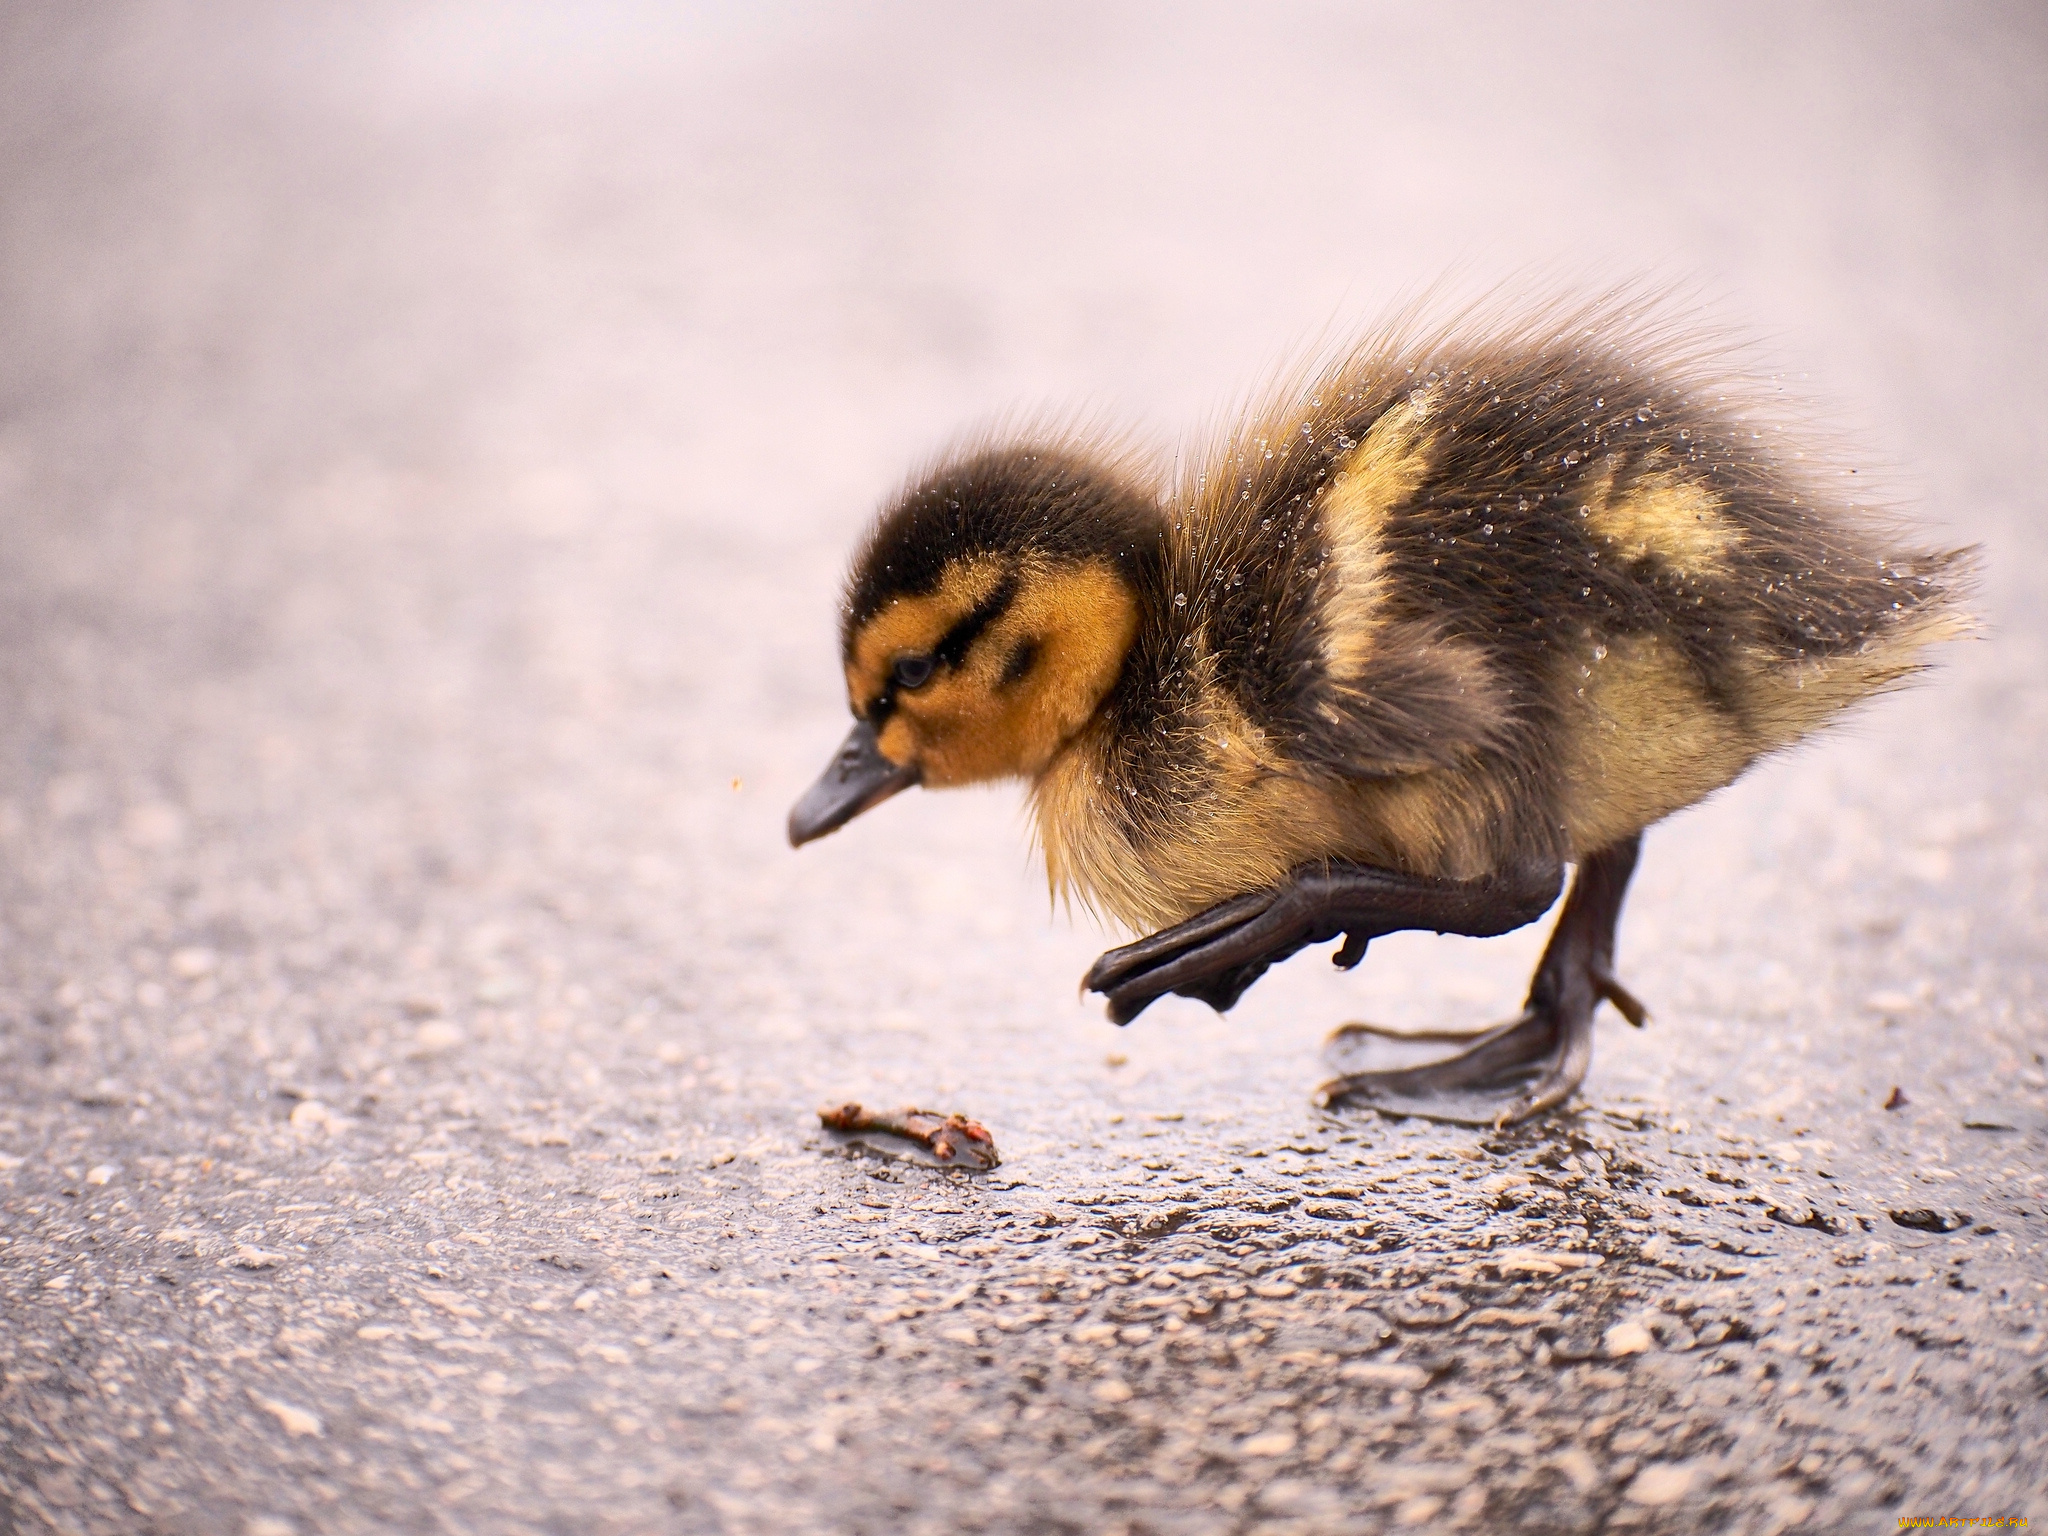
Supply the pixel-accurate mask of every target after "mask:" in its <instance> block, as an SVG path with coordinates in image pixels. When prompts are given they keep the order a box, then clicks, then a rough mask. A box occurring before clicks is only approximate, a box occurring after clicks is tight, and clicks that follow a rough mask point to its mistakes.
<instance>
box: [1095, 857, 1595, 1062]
mask: <svg viewBox="0 0 2048 1536" xmlns="http://www.w3.org/2000/svg"><path fill="white" fill-rule="evenodd" d="M1563 883H1564V873H1563V871H1562V869H1560V868H1559V867H1558V866H1557V865H1555V864H1545V865H1535V866H1531V867H1529V868H1527V869H1522V870H1515V871H1510V872H1507V873H1504V874H1500V875H1493V876H1489V877H1487V878H1486V879H1483V880H1428V879H1423V878H1420V877H1418V876H1414V875H1403V874H1397V873H1396V872H1394V871H1392V870H1386V869H1374V868H1372V867H1370V866H1369V865H1364V864H1334V863H1333V864H1315V865H1308V866H1305V867H1304V868H1302V869H1299V870H1297V871H1295V873H1294V874H1293V875H1292V876H1290V877H1289V878H1288V879H1287V880H1286V881H1285V882H1283V883H1282V884H1280V885H1278V886H1276V887H1274V888H1273V889H1272V890H1269V891H1253V892H1251V893H1249V894H1248V895H1244V896H1239V897H1236V898H1235V899H1233V900H1231V901H1226V902H1223V903H1222V904H1221V905H1219V906H1214V907H1211V908H1210V909H1209V910H1208V911H1207V912H1203V913H1200V914H1198V915H1197V916H1195V917H1191V918H1189V919H1188V920H1187V921H1186V922H1184V923H1180V924H1177V925H1175V926H1174V927H1172V928H1167V929H1164V930H1162V931H1161V932H1159V933H1155V934H1153V935H1152V936H1151V937H1150V938H1146V939H1140V940H1139V941H1138V942H1137V943H1135V944H1126V945H1125V946H1124V947H1123V948H1122V949H1113V950H1111V951H1110V952H1109V953H1108V954H1106V955H1104V956H1103V957H1102V958H1101V959H1099V960H1097V961H1096V962H1095V965H1094V967H1093V968H1092V969H1091V970H1090V971H1089V972H1088V976H1087V979H1086V981H1085V982H1084V983H1083V984H1084V985H1085V986H1086V987H1087V988H1088V989H1089V990H1090V991H1092V992H1101V993H1103V994H1105V995H1106V996H1107V997H1108V998H1109V1016H1110V1018H1111V1019H1113V1020H1115V1021H1116V1022H1117V1023H1119V1024H1128V1023H1129V1022H1130V1021H1131V1020H1132V1019H1135V1018H1136V1017H1137V1016H1138V1015H1139V1014H1140V1013H1142V1012H1144V1010H1145V1009H1146V1008H1147V1007H1149V1006H1150V1005H1151V1004H1152V1003H1153V1002H1155V1001H1156V1000H1158V999H1159V998H1161V997H1164V996H1165V995H1166V994H1167V993H1169V992H1176V993H1179V994H1180V995H1181V996H1182V997H1192V998H1195V999H1197V1000H1199V1001H1201V1002H1205V1003H1207V1004H1209V1006H1210V1007H1212V1008H1214V1009H1216V1010H1217V1011H1218V1012H1221V1011H1223V1010H1225V1009H1227V1008H1229V1007H1230V1006H1231V1005H1232V1004H1233V1003H1235V1002H1236V1001H1237V1000H1238V998H1240V997H1241V996H1243V995H1244V990H1245V988H1247V987H1249V986H1250V985H1251V984H1252V983H1253V982H1254V981H1256V980H1257V979H1258V978H1259V977H1260V975H1262V974H1263V973H1264V972H1265V969H1266V967H1268V966H1269V965H1273V964H1276V963H1277V962H1279V961H1282V960H1285V959H1286V958H1287V957H1288V956H1289V955H1291V954H1293V953H1295V952H1296V951H1297V950H1299V949H1302V948H1303V947H1304V946H1306V945H1309V944H1316V943H1320V942H1322V941H1323V940H1325V939H1334V938H1336V937H1337V935H1339V934H1343V935H1345V940H1344V945H1343V947H1342V948H1341V949H1339V950H1338V951H1337V954H1336V957H1335V958H1336V962H1337V964H1338V965H1340V966H1343V967H1345V968H1346V969H1347V970H1348V969H1349V968H1350V967H1352V966H1354V965H1356V964H1358V962H1359V960H1360V959H1361V958H1362V957H1363V956H1364V954H1365V946H1366V944H1367V943H1368V942H1370V941H1371V940H1373V939H1376V938H1379V937H1380V936H1381V935H1383V934H1389V933H1398V932H1400V931H1401V930H1402V929H1406V928H1422V929H1430V930H1434V931H1435V932H1437V933H1463V934H1471V935H1473V936H1475V937H1480V938H1486V937H1490V936H1492V935H1493V934H1497V933H1506V932H1508V931H1509V930H1510V929H1514V928H1520V927H1521V926H1522V925H1523V924H1525V923H1531V922H1534V921H1535V920H1536V919H1537V918H1539V917H1541V916H1542V915H1543V914H1544V912H1545V911H1546V910H1548V908H1549V906H1550V904H1551V903H1552V902H1553V901H1555V900H1556V899H1557V892H1558V888H1559V887H1560V886H1561V885H1562V884H1563Z"/></svg>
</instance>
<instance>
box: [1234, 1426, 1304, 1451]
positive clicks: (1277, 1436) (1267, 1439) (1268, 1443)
mask: <svg viewBox="0 0 2048 1536" xmlns="http://www.w3.org/2000/svg"><path fill="white" fill-rule="evenodd" d="M1293 1449H1294V1433H1293V1431H1292V1430H1286V1429H1275V1430H1269V1431H1268V1432H1267V1433H1265V1434H1263V1435H1253V1436H1252V1437H1251V1439H1249V1440H1247V1441H1245V1442H1244V1443H1243V1444H1241V1445H1239V1446H1238V1450H1240V1451H1241V1452H1243V1453H1244V1454H1245V1455H1247V1456H1285V1455H1286V1454H1287V1453H1288V1452H1289V1451H1291V1450H1293Z"/></svg>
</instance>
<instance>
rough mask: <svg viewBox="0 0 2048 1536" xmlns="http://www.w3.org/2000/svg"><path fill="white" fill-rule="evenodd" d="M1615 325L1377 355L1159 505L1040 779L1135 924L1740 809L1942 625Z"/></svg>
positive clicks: (1712, 406) (1939, 584) (1931, 605)
mask: <svg viewBox="0 0 2048 1536" xmlns="http://www.w3.org/2000/svg"><path fill="white" fill-rule="evenodd" d="M1727 399H1728V397H1727V395H1726V394H1725V393H1724V389H1723V387H1722V386H1719V385H1718V384H1717V383H1716V382H1715V369H1714V367H1713V365H1712V361H1711V359H1702V358H1700V357H1698V356H1696V355H1693V354H1691V353H1688V352H1687V350H1686V349H1685V347H1684V345H1683V344H1682V342H1680V341H1677V340H1675V339H1674V337H1673V335H1672V334H1671V333H1670V328H1669V327H1664V328H1661V329H1660V328H1659V327H1657V326H1656V325H1654V324H1651V325H1645V324H1642V323H1638V322H1635V321H1632V320H1631V319H1630V318H1629V317H1628V316H1627V315H1625V314H1623V313H1621V312H1620V311H1619V310H1618V309H1615V308H1612V307H1609V308H1599V307H1595V308H1591V309H1586V310H1581V311H1576V312H1568V313H1551V314H1546V315H1543V316H1539V317H1537V318H1536V319H1534V320H1531V321H1529V322H1526V323H1523V324H1519V325H1506V326H1502V325H1495V326H1492V327H1483V326H1482V327H1481V328H1480V329H1479V332H1478V334H1476V335H1474V334H1470V333H1469V332H1467V333H1461V332H1460V331H1459V330H1458V329H1455V328H1453V329H1449V330H1446V331H1444V332H1440V333H1435V334H1424V335H1415V334H1395V335H1391V336H1388V337H1383V338H1379V339H1375V340H1372V341H1369V342H1368V343H1367V344H1365V345H1364V346H1362V347H1360V348H1359V349H1357V350H1356V351H1354V352H1353V353H1351V354H1350V355H1349V356H1348V357H1347V358H1345V359H1344V360H1343V361H1342V362H1341V363H1340V364H1338V365H1337V366H1335V367H1333V368H1331V369H1329V370H1327V371H1325V372H1324V373H1322V374H1321V375H1320V376H1318V377H1316V378H1314V379H1313V380H1312V381H1311V382H1310V383H1309V384H1308V385H1307V386H1306V387H1304V388H1302V389H1300V390H1299V391H1298V392H1296V393H1294V394H1293V395H1292V396H1291V398H1290V399H1289V400H1288V401H1287V402H1286V403H1285V404H1283V405H1282V406H1280V407H1278V408H1276V409H1272V410H1268V411H1266V412H1264V413H1263V414H1261V415H1259V416H1257V417H1254V418H1251V419H1250V420H1249V421H1248V422H1247V423H1246V424H1245V425H1244V426H1243V427H1241V428H1240V429H1239V431H1238V432H1236V433H1235V434H1233V435H1232V437H1231V439H1230V440H1229V441H1227V442H1226V443H1224V444H1223V445H1222V446H1221V447H1220V448H1219V450H1218V451H1216V452H1214V453H1213V454H1210V455H1208V456H1207V457H1206V458H1205V459H1204V460H1203V461H1202V467H1200V468H1199V469H1197V470H1196V471H1195V472H1194V473H1193V474H1192V475H1190V476H1189V477H1188V478H1187V480H1186V481H1185V482H1184V483H1183V484H1182V485H1180V486H1179V487H1178V488H1177V489H1176V491H1175V492H1174V494H1173V496H1172V498H1171V505H1170V508H1169V526H1170V532H1169V550H1168V560H1167V570H1168V576H1167V580H1166V583H1165V590H1164V591H1163V592H1162V593H1161V596H1160V598H1159V600H1158V601H1157V602H1156V603H1155V604H1154V605H1153V607H1154V609H1155V611H1154V612H1152V613H1150V614H1149V615H1148V618H1147V622H1146V623H1145V624H1144V625H1143V626H1142V628H1141V631H1140V635H1139V639H1138V642H1137V644H1136V646H1135V647H1134V650H1133V653H1132V656H1131V658H1130V660H1129V661H1128V662H1127V664H1126V667H1125V671H1124V675H1123V678H1122V680H1121V682H1120V684H1119V686H1118V688H1117V689H1116V690H1115V692H1114V693H1113V694H1112V695H1111V697H1110V698H1109V700H1108V701H1107V702H1106V704H1105V707H1104V709H1103V711H1102V713H1101V716H1100V719H1099V721H1098V724H1097V727H1096V729H1094V730H1093V731H1091V732H1089V733H1087V734H1086V735H1085V736H1084V737H1083V738H1082V740H1081V741H1080V742H1078V743H1077V750H1076V752H1074V753H1072V754H1069V760H1067V761H1064V762H1062V763H1059V764H1055V765H1054V768H1053V770H1052V771H1051V772H1049V773H1048V774H1047V775H1046V776H1045V778H1044V779H1043V780H1042V781H1041V784H1040V789H1039V796H1038V806H1039V812H1040V827H1041V833H1042V835H1043V837H1044V841H1045V843H1046V849H1047V854H1048V859H1049V863H1050V866H1051V869H1052V873H1053V877H1054V879H1055V881H1056V882H1060V881H1066V882H1068V883H1070V884H1071V885H1072V886H1073V887H1074V888H1076V889H1077V890H1078V891H1079V892H1080V893H1081V894H1082V895H1083V896H1084V898H1092V899H1094V900H1097V901H1099V902H1100V904H1101V905H1103V906H1105V907H1107V908H1109V909H1110V910H1111V911H1113V912H1115V913H1116V914H1117V915H1118V916H1120V917H1122V918H1123V919H1124V920H1125V921H1127V922H1130V923H1131V924H1132V925H1133V926H1134V927H1140V928H1144V927H1153V926H1159V925H1162V924H1165V923H1169V922H1173V921H1177V920H1179V919H1181V918H1184V917H1186V916H1189V915H1191V914H1192V913H1194V912H1196V911H1199V910H1201V909H1203V908H1204V907H1206V906H1208V905H1210V904H1212V903H1213V902H1215V901H1219V900H1222V899H1225V898H1227V897H1228V896H1231V895H1234V894H1237V893H1238V892H1241V891H1244V890H1249V889H1256V888H1260V887H1262V886H1265V885H1268V884H1271V883H1272V882H1273V881H1274V880H1276V879H1278V878H1280V877H1281V876H1283V875H1284V874H1285V873H1286V871H1288V870H1289V869H1292V868H1295V867H1297V866H1299V865H1300V864H1302V863H1304V862H1307V861H1311V860H1314V859H1318V858H1347V859H1357V860H1362V861H1365V862H1369V863H1375V864H1380V865H1384V866H1386V867H1390V868H1396V869H1401V870H1405V871H1408V872H1412V873H1419V874H1429V875H1439V876H1446V877H1457V878H1469V877H1472V876H1475V875H1480V874H1484V873H1487V872H1489V871H1492V870H1497V869H1502V868H1506V867H1510V866H1513V865H1517V864H1520V863H1523V862H1525V861H1528V860H1531V859H1540V858H1553V859H1572V858H1577V857H1580V856H1581V855H1583V854H1586V853H1589V852H1592V851H1595V850H1598V849H1600V848H1603V847H1605V846H1607V845H1609V844H1611V843H1613V842H1615V841H1617V840H1619V839H1621V838H1623V837H1626V836H1628V835H1630V834H1632V833H1634V832H1637V831H1640V830H1641V829H1642V828H1644V827H1646V826H1648V825H1649V824H1650V823H1652V822H1654V821H1657V820H1659V819H1661V818H1662V817H1664V816H1667V815H1669V814H1671V813H1672V812H1674V811H1676V810H1679V809H1681V808H1683V807H1684V806H1687V805H1690V804H1692V803H1694V802H1695V801H1697V800H1699V799H1701V798H1702V797H1704V796H1706V795H1708V794H1711V793H1712V792H1713V791H1714V790H1716V789H1718V788H1720V787H1722V786H1723V785H1725V784H1727V783H1729V782H1730V781H1731V780H1733V779H1734V778H1735V777H1736V776H1737V775H1739V774H1740V773H1741V772H1742V771H1743V770H1744V769H1745V768H1747V767H1748V765H1749V764H1750V763H1752V762H1754V761H1755V760H1756V759H1757V758H1759V757H1761V756H1763V755H1766V754H1768V753H1771V752H1774V751H1778V750H1781V749H1783V748H1785V747H1787V746H1789V745H1791V744H1792V743H1793V742H1795V741H1797V740H1799V739H1800V738H1801V737H1803V736H1804V735H1806V734H1808V733H1809V732H1811V731H1812V730H1814V729H1816V728H1817V727H1819V726H1820V725H1822V724H1824V723H1826V722H1827V721H1828V720H1829V719H1831V718H1833V717H1834V716H1835V715H1837V714H1838V713H1840V712H1841V711H1842V710H1843V709H1845V708H1847V707H1848V706H1849V705H1851V704H1854V703H1855V702H1857V701H1858V700H1860V699H1862V698H1864V697H1867V696H1868V695H1870V694H1872V693H1874V692H1877V691H1879V690H1881V689H1883V688H1885V687H1887V686H1889V685H1891V684H1893V683H1896V682H1897V681H1899V680H1900V679H1902V678H1904V677H1906V676H1908V675H1909V674H1911V673H1912V672H1914V671H1915V670H1917V669H1918V668H1919V667H1920V666H1921V665H1922V653H1923V651H1924V649H1925V647H1926V646H1928V645H1929V644H1930V643H1932V642H1934V641H1936V640H1938V639H1942V638H1946V637H1948V636H1951V635H1954V634H1957V633H1959V632H1961V631H1962V630H1963V629H1965V628H1966V627H1967V622H1968V621H1967V619H1966V618H1965V617H1964V616H1963V615H1962V614H1961V612H1960V611H1959V608H1958V599H1959V596H1960V594H1961V592H1962V590H1963V589H1964V588H1965V586H1966V585H1967V566H1968V553H1969V552H1967V551H1955V550H1949V551H1927V550H1922V549H1916V548H1914V547H1912V546H1911V544H1910V543H1909V541H1908V540H1907V539H1906V538H1905V537H1904V536H1903V535H1902V533H1901V532H1900V530H1899V529H1898V527H1897V526H1896V525H1895V524H1894V523H1893V522H1892V521H1891V520H1889V519H1887V518H1886V517H1884V516H1882V515H1880V514H1878V513H1877V512H1874V511H1872V510H1870V509H1867V508H1862V507H1858V506H1857V505H1855V504H1854V503H1853V502H1851V501H1849V500H1848V499H1847V498H1846V497H1843V496H1841V495H1840V494H1838V493H1837V492H1836V491H1835V490H1834V489H1833V488H1831V487H1824V486H1823V485H1822V484H1821V483H1820V482H1819V481H1818V480H1817V478H1816V477H1815V475H1814V474H1813V473H1812V472H1811V471H1809V470H1806V469H1804V468H1803V461H1801V460H1799V459H1797V458H1796V457H1794V455H1793V453H1792V452H1791V451H1788V450H1787V449H1786V448H1784V447H1783V446H1782V445H1781V444H1780V443H1779V442H1778V441H1776V440H1774V439H1767V438H1766V437H1765V436H1764V435H1763V434H1762V433H1761V432H1759V431H1758V430H1756V429H1755V428H1753V427H1751V426H1750V425H1748V424H1747V423H1746V422H1745V420H1744V418H1743V416H1742V414H1741V413H1740V411H1739V409H1737V408H1735V407H1732V406H1730V405H1729V404H1728V403H1727Z"/></svg>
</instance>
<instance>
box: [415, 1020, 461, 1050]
mask: <svg viewBox="0 0 2048 1536" xmlns="http://www.w3.org/2000/svg"><path fill="white" fill-rule="evenodd" d="M414 1041H415V1043H416V1044H417V1045H418V1046H419V1048H420V1050H421V1051H423V1052H425V1053H426V1054H428V1055H438V1054H440V1053H441V1052H442V1051H452V1050H454V1049H455V1047H456V1046H458V1045H460V1044H462V1026H461V1025H459V1024H451V1023H449V1022H448V1021H447V1020H446V1019H429V1020H427V1022H426V1023H424V1024H422V1025H421V1026H420V1027H419V1033H418V1034H417V1035H415V1036H414Z"/></svg>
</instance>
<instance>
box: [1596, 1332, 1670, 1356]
mask: <svg viewBox="0 0 2048 1536" xmlns="http://www.w3.org/2000/svg"><path fill="white" fill-rule="evenodd" d="M1601 1344H1602V1347H1604V1348H1605V1349H1606V1351H1607V1355H1608V1358H1609V1359H1615V1360H1618V1359H1620V1358H1621V1357H1622V1356H1623V1355H1640V1354H1643V1353H1645V1352H1646V1351H1648V1350H1651V1349H1654V1348H1656V1345H1657V1341H1656V1340H1655V1339H1653V1338H1651V1337H1650V1330H1649V1329H1647V1328H1645V1327H1644V1326H1643V1325H1642V1324H1641V1323H1616V1324H1615V1325H1614V1326H1613V1327H1612V1328H1610V1329H1608V1330H1607V1334H1606V1337H1605V1338H1603V1339H1602V1340H1601Z"/></svg>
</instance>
